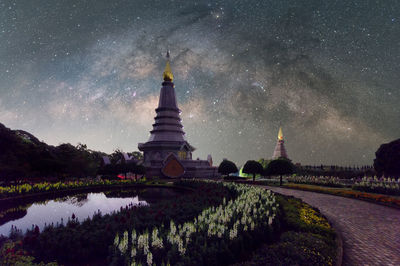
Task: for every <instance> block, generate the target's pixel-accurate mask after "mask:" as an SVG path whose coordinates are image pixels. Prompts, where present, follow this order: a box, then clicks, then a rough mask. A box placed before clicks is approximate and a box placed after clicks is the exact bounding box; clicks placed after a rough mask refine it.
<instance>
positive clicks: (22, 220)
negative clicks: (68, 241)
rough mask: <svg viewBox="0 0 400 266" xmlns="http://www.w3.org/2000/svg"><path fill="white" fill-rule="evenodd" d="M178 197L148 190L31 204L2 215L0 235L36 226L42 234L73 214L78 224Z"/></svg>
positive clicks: (169, 191) (168, 191)
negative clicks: (124, 208) (89, 219)
mask: <svg viewBox="0 0 400 266" xmlns="http://www.w3.org/2000/svg"><path fill="white" fill-rule="evenodd" d="M178 194H182V192H180V191H176V190H173V189H168V188H146V189H140V190H137V189H130V190H111V191H105V192H95V193H82V194H77V195H71V196H65V197H60V198H55V199H51V200H45V201H43V200H42V201H37V202H31V203H29V204H24V205H19V206H15V207H13V208H9V209H6V210H2V211H0V235H1V234H2V235H5V236H8V235H9V234H10V231H11V228H12V226H13V227H16V228H18V229H19V230H22V232H23V233H24V232H25V231H26V229H31V228H32V226H33V225H37V226H39V228H40V229H41V230H42V229H43V228H44V226H45V224H51V223H53V224H54V225H55V224H57V223H61V222H63V223H64V224H66V222H67V221H68V219H70V218H71V217H72V214H74V215H75V217H76V218H78V219H79V221H83V220H85V219H87V218H88V217H92V216H93V215H94V214H95V213H97V212H98V211H100V212H101V213H102V214H103V215H104V214H109V213H112V212H114V211H118V210H120V208H121V207H125V206H128V205H136V206H146V205H149V204H151V203H152V202H154V201H159V200H163V199H166V198H171V197H176V196H177V195H178Z"/></svg>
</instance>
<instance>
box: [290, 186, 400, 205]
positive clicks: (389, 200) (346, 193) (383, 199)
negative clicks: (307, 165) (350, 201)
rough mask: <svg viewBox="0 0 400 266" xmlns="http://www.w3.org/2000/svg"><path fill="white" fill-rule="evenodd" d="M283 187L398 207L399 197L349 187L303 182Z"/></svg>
mask: <svg viewBox="0 0 400 266" xmlns="http://www.w3.org/2000/svg"><path fill="white" fill-rule="evenodd" d="M285 187H287V188H292V189H300V190H307V191H313V192H319V193H326V194H332V195H336V196H342V197H348V198H355V199H360V200H365V201H370V202H374V203H378V204H382V205H386V206H391V207H396V208H400V199H397V198H393V197H390V196H385V195H378V194H370V193H365V192H360V191H354V190H349V189H338V188H328V187H319V186H313V185H304V184H286V185H285Z"/></svg>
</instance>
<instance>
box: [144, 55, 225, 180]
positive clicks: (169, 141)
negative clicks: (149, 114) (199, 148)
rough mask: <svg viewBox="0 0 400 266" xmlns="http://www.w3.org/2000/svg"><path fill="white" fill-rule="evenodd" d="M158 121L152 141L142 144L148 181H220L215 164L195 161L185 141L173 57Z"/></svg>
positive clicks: (164, 78) (165, 78)
mask: <svg viewBox="0 0 400 266" xmlns="http://www.w3.org/2000/svg"><path fill="white" fill-rule="evenodd" d="M163 80H164V81H163V82H162V87H161V91H160V98H159V102H158V107H157V108H156V109H155V111H156V117H155V118H154V120H155V122H154V124H153V129H152V130H151V131H150V138H149V140H148V141H147V142H146V143H139V145H138V148H139V150H140V151H143V154H144V158H143V165H144V166H145V167H146V176H148V177H169V178H178V177H191V178H193V177H205V178H210V177H217V176H218V172H217V168H216V167H213V166H212V160H211V161H210V160H199V159H197V160H193V159H192V152H193V151H194V150H195V148H194V147H193V146H192V145H190V144H189V143H188V142H187V141H186V139H185V132H184V131H183V126H182V122H181V118H180V113H181V110H179V108H178V105H177V101H176V95H175V86H174V83H173V80H174V75H173V74H172V71H171V65H170V56H169V52H168V53H167V62H166V66H165V70H164V73H163Z"/></svg>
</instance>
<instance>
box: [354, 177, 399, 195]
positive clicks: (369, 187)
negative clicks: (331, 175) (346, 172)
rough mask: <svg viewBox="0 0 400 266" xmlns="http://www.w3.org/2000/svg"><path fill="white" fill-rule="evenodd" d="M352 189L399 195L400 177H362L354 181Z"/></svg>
mask: <svg viewBox="0 0 400 266" xmlns="http://www.w3.org/2000/svg"><path fill="white" fill-rule="evenodd" d="M352 189H354V190H359V191H364V192H371V193H379V194H386V195H395V196H400V178H399V179H397V180H396V179H394V178H380V179H378V178H377V177H376V176H375V177H373V178H372V177H364V178H363V179H362V180H361V181H359V182H356V183H355V184H354V185H353V186H352Z"/></svg>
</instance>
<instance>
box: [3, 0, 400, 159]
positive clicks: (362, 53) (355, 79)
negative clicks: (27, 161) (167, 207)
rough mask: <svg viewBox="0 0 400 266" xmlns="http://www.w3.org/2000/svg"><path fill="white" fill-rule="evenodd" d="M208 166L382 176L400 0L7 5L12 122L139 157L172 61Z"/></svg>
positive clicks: (42, 134) (399, 121)
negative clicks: (369, 170)
mask: <svg viewBox="0 0 400 266" xmlns="http://www.w3.org/2000/svg"><path fill="white" fill-rule="evenodd" d="M167 49H169V50H170V51H171V60H172V62H171V64H172V69H173V72H174V76H175V80H174V83H175V89H176V93H177V99H178V102H179V107H180V108H181V109H182V119H183V124H184V126H185V129H184V130H185V131H186V137H187V140H188V141H189V143H191V144H192V145H193V146H195V147H196V148H197V151H196V152H195V153H194V157H201V158H205V157H206V156H207V154H209V153H211V154H212V155H213V158H214V161H216V162H219V161H220V160H221V159H222V158H229V159H231V160H233V161H235V162H236V163H238V164H239V165H241V164H243V163H244V162H245V161H246V160H248V159H259V158H270V157H271V156H272V153H273V149H274V146H275V143H276V139H277V133H278V129H279V126H282V128H283V132H284V136H285V140H286V148H287V150H288V154H289V157H290V158H291V159H292V160H293V161H294V162H301V163H310V164H321V163H324V164H342V165H353V164H358V165H361V164H371V163H372V159H373V158H374V152H375V151H376V149H377V148H378V147H379V145H380V144H382V143H384V142H388V141H391V140H393V139H396V138H399V136H400V107H399V102H400V90H399V86H400V85H399V84H400V78H399V73H400V63H399V62H400V2H399V1H397V0H385V1H375V0H374V1H370V0H354V1H319V0H308V1H305V0H304V1H288V0H281V1H276V0H274V1H272V0H269V1H234V0H229V1H217V2H216V1H196V2H195V1H187V0H184V1H177V0H176V1H163V0H162V1H149V0H145V1H108V0H101V1H100V0H96V1H94V0H93V1H71V0H65V1H59V0H57V1H43V0H35V1H28V0H25V1H4V0H3V1H0V122H1V123H3V124H5V125H6V126H8V127H11V128H18V129H24V130H26V131H29V132H31V133H33V134H34V135H36V136H37V137H38V138H39V139H41V140H43V141H45V142H47V143H50V144H53V145H56V144H59V143H65V142H70V143H72V144H77V143H78V142H81V143H86V144H87V145H88V147H89V148H91V149H94V150H101V151H105V152H112V151H113V150H114V149H116V148H120V149H122V150H124V151H134V150H137V143H138V142H145V141H146V140H147V139H148V137H149V130H150V129H151V125H152V123H153V121H154V120H153V117H154V116H155V112H154V109H155V107H156V106H157V104H158V93H159V90H160V87H161V81H162V71H163V67H164V65H165V57H164V56H165V51H166V50H167Z"/></svg>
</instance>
